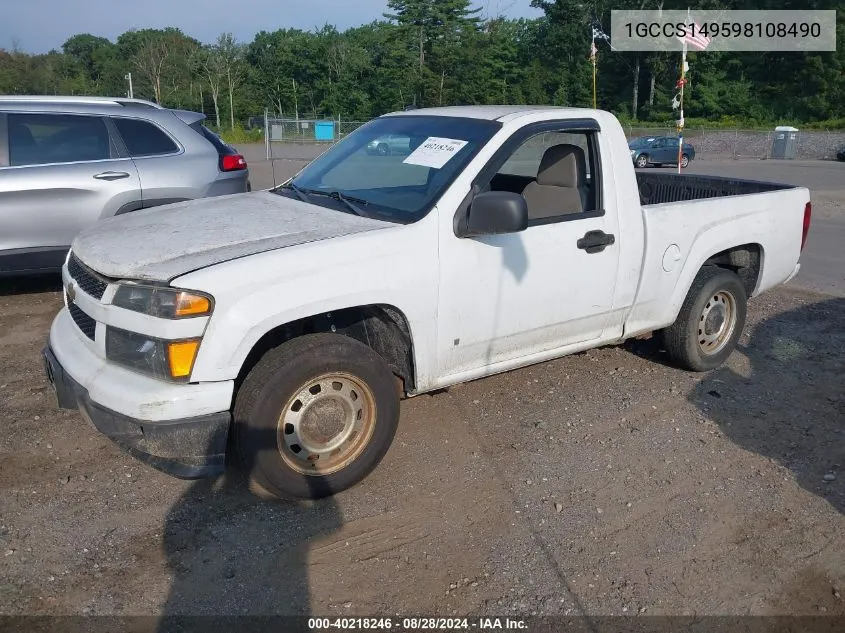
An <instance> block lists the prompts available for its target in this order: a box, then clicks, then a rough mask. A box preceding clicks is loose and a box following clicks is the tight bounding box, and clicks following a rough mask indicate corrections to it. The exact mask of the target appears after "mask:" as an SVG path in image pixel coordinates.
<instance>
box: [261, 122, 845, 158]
mask: <svg viewBox="0 0 845 633" xmlns="http://www.w3.org/2000/svg"><path fill="white" fill-rule="evenodd" d="M255 118H257V117H253V119H255ZM254 123H256V124H259V125H260V123H259V122H258V121H255V122H254ZM364 123H365V121H345V120H343V119H332V118H325V119H297V118H281V117H271V116H269V115H268V114H267V113H265V115H264V117H263V128H264V145H265V150H266V155H267V159H268V160H295V161H310V160H313V159H314V158H316V157H317V156H319V155H320V154H322V153H323V152H324V151H326V150H327V149H328V148H329V147H331V146H332V145H334V144H335V143H337V142H338V141H340V140H341V139H343V138H344V137H345V136H347V135H348V134H350V133H352V132H353V131H354V130H356V129H358V127H360V126H361V125H363V124H364ZM256 127H257V125H256ZM624 130H625V134H626V136H627V137H628V139H629V140H631V139H634V138H638V137H642V136H677V133H678V131H677V129H676V128H675V127H673V126H667V127H633V126H624ZM796 134H797V136H798V139H797V147H796V150H795V159H797V160H833V159H835V158H836V154H837V152H838V151H839V150H840V149H842V148H843V147H845V130H806V131H801V130H799V131H798V132H796ZM774 137H775V131H774V130H742V129H713V128H695V127H688V128H685V129H684V140H685V141H687V142H689V143H692V145H693V146H694V147H695V156H696V158H697V159H758V160H761V159H770V158H771V157H772V145H773V143H774Z"/></svg>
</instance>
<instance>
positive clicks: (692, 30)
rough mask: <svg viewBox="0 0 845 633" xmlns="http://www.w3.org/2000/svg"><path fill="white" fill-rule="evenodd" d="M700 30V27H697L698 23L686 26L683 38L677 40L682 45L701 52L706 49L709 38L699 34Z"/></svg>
mask: <svg viewBox="0 0 845 633" xmlns="http://www.w3.org/2000/svg"><path fill="white" fill-rule="evenodd" d="M700 30H701V26H699V24H698V22H693V23H692V24H687V25H686V35H685V36H684V37H680V36H679V37H678V39H679V40H680V41H681V42H683V43H684V44H688V45H690V46H692V47H693V48H696V49H698V50H700V51H703V50H704V49H705V48H707V45H708V44H710V38H709V37H707V36H706V35H702V34H701V33H700V32H699V31H700Z"/></svg>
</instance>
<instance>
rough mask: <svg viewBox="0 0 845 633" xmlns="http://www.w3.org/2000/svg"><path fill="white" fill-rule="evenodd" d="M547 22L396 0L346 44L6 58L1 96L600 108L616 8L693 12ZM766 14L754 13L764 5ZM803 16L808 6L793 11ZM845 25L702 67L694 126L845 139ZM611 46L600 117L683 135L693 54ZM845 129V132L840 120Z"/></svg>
mask: <svg viewBox="0 0 845 633" xmlns="http://www.w3.org/2000/svg"><path fill="white" fill-rule="evenodd" d="M531 4H532V6H534V7H536V8H539V9H541V10H542V11H543V16H542V17H539V18H536V19H508V18H504V17H489V16H488V17H482V16H481V11H480V9H473V8H472V4H471V2H470V0H389V2H388V12H387V13H385V15H384V16H383V18H382V19H380V20H377V21H375V22H372V23H370V24H366V25H363V26H359V27H355V28H350V29H347V30H345V31H339V30H337V29H336V28H335V27H333V26H329V25H326V26H324V27H323V28H322V29H319V30H315V31H302V30H298V29H287V28H281V29H277V30H275V31H261V32H259V33H258V34H256V35H255V37H254V38H253V40H252V41H251V42H238V41H237V40H236V39H235V38H234V37H233V36H232V35H231V34H230V33H223V34H221V35H220V36H219V37H218V38H217V39H216V41H214V42H212V43H202V42H199V41H198V40H196V39H195V38H193V37H191V36H190V35H188V34H186V33H184V32H182V31H181V30H180V29H177V28H165V29H140V30H132V31H128V32H126V33H123V34H122V35H120V36H119V37H117V39H116V40H115V41H114V42H112V41H110V40H108V39H106V38H103V37H97V36H94V35H91V34H87V33H83V34H79V35H74V36H73V37H70V38H69V39H68V40H67V41H66V42H65V43H64V44H63V45H62V47H61V50H52V51H50V52H49V53H46V54H40V55H30V54H27V53H25V52H22V51H19V50H4V49H0V93H2V94H63V95H108V96H125V95H126V94H127V91H128V81H127V79H126V77H127V75H128V74H129V73H131V75H132V79H133V91H134V95H135V96H136V97H142V98H147V99H151V100H154V101H156V102H158V103H161V104H163V105H166V106H169V107H176V108H186V109H193V110H198V111H202V112H204V113H206V114H207V115H208V116H209V119H210V120H211V123H212V124H216V126H217V127H219V128H223V127H232V128H234V127H235V126H236V125H237V124H238V123H239V122H240V121H243V120H245V119H246V117H248V116H250V115H258V114H261V113H263V112H264V110H265V108H266V109H269V110H270V112H271V113H274V114H275V115H284V116H299V117H304V118H311V117H315V118H316V117H324V116H328V117H334V118H343V119H347V120H367V119H369V118H371V117H374V116H378V115H380V114H382V113H384V112H388V111H393V110H397V109H402V108H404V107H406V106H409V105H416V106H420V107H421V106H436V105H452V104H525V103H528V104H551V105H563V106H583V107H589V106H590V105H591V103H592V66H591V63H590V59H589V54H590V41H591V29H592V26H593V25H598V26H600V27H601V28H602V29H603V30H604V31H605V32H606V33H610V9H611V8H613V9H625V8H628V9H630V8H635V9H641V8H643V9H656V8H658V7H662V8H663V9H666V10H668V9H686V8H687V3H682V2H677V1H674V0H614V2H612V3H611V2H605V1H604V0H584V1H581V0H532V3H531ZM798 4H799V3H798V2H794V1H793V0H755V1H753V2H752V1H751V0H727V1H720V0H703V1H701V2H698V3H697V8H699V9H711V8H722V9H751V8H753V9H764V8H771V9H811V8H812V9H838V11H839V13H840V16H845V0H809V1H807V0H804V1H802V2H800V5H801V6H800V7H799V6H797V5H798ZM752 5H753V6H752ZM793 5H795V6H793ZM843 20H845V17H840V18H839V20H838V24H837V41H838V42H839V43H840V47H839V50H837V51H836V52H830V53H827V52H825V53H810V52H800V53H799V52H792V53H778V52H771V53H727V52H702V53H691V54H690V56H689V63H690V73H689V80H690V83H689V84H688V85H687V87H686V94H685V110H686V113H687V115H688V117H690V119H688V124H690V123H692V122H695V121H699V122H701V123H703V122H704V121H705V120H706V121H708V122H715V123H722V124H725V123H727V124H736V125H754V124H761V125H762V124H766V125H768V124H771V123H775V122H791V123H808V122H814V121H830V122H832V123H833V124H836V123H839V124H842V125H843V127H845V121H843V119H845V53H844V52H843V50H842V46H841V44H842V42H845V37H843V35H845V24H843ZM597 47H598V70H597V74H598V82H597V86H598V105H599V107H600V108H603V109H606V110H611V111H613V112H614V113H615V114H617V116H619V117H620V118H622V119H623V120H625V121H651V122H669V121H672V120H673V119H674V114H673V111H672V108H671V101H672V96H673V95H674V93H675V82H676V80H677V78H678V66H679V55H678V54H677V53H675V54H672V53H665V52H655V53H621V52H613V51H611V50H610V48H609V47H608V46H607V44H606V43H605V42H603V41H598V42H597ZM837 119H839V120H840V121H838V122H837V121H836V120H837Z"/></svg>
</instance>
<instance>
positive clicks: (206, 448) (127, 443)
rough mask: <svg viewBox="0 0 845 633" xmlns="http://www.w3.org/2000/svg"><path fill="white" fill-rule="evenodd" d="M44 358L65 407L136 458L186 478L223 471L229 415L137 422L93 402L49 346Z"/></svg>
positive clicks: (206, 475) (48, 374)
mask: <svg viewBox="0 0 845 633" xmlns="http://www.w3.org/2000/svg"><path fill="white" fill-rule="evenodd" d="M42 354H43V358H44V368H45V371H46V373H47V378H48V379H49V380H50V383H51V384H52V385H53V388H54V389H55V391H56V398H57V400H58V404H59V407H61V408H62V409H79V411H80V413H82V416H83V417H84V418H85V419H87V420H88V421H89V422H90V423H91V424H93V425H94V426H95V427H96V428H97V430H98V431H100V433H103V434H104V435H106V436H107V437H109V438H110V439H111V440H112V441H114V442H115V443H116V444H117V445H118V446H120V448H122V449H123V450H125V451H126V452H128V453H129V454H131V455H132V456H134V457H136V458H137V459H139V460H141V461H142V462H144V463H146V464H149V465H150V466H152V467H153V468H156V469H158V470H160V471H162V472H165V473H167V474H169V475H173V476H174V477H179V478H180V479H199V478H201V477H210V476H215V475H220V474H222V473H223V471H224V469H225V462H226V442H227V437H228V433H229V421H230V414H229V412H228V411H223V412H220V413H212V414H207V415H200V416H196V417H192V418H184V419H180V420H163V421H155V422H151V421H149V420H138V419H136V418H131V417H129V416H126V415H123V414H121V413H117V412H116V411H112V410H111V409H107V408H105V407H103V406H101V405H99V404H97V403H96V402H94V401H93V400H91V398H90V396H89V395H88V390H87V389H85V388H84V387H83V386H82V385H80V384H79V383H78V382H76V380H74V379H73V377H72V376H71V375H70V374H68V373H67V372H66V371H65V370H64V368H63V367H62V365H61V363H59V361H58V359H57V358H56V356H55V354H54V353H53V350H52V349H51V348H50V347H49V346H47V347H46V348H44V351H43V353H42Z"/></svg>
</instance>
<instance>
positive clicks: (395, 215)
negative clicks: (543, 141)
mask: <svg viewBox="0 0 845 633" xmlns="http://www.w3.org/2000/svg"><path fill="white" fill-rule="evenodd" d="M500 128H501V124H500V123H498V122H495V121H488V120H481V119H469V118H457V117H444V116H426V115H400V116H390V117H382V118H379V119H375V120H373V121H370V122H369V123H366V124H364V125H362V126H361V127H359V128H358V129H357V130H355V131H354V132H352V133H351V134H350V135H349V136H347V137H346V138H344V139H343V140H342V141H340V142H339V143H338V144H337V145H335V146H334V147H332V148H331V149H329V150H328V151H327V152H326V153H324V154H323V155H322V156H320V157H319V158H317V159H316V160H314V161H313V162H312V163H310V164H309V165H308V166H307V167H305V169H303V170H302V171H301V172H300V173H299V174H298V175H297V176H296V177H295V178H294V179H293V180H291V181H290V182H289V183H288V184H286V185H282V186H280V187H278V188H276V189H275V190H274V191H275V193H278V194H281V195H287V196H291V197H298V198H300V199H302V200H305V201H307V202H310V203H312V204H317V205H320V206H327V207H331V208H333V209H335V208H336V209H338V210H341V211H346V212H355V213H359V214H360V215H367V216H371V217H377V218H379V219H385V220H390V221H393V222H401V223H410V222H415V221H417V220H419V219H420V218H422V217H423V216H425V214H426V213H428V211H429V210H431V208H432V207H433V206H434V204H435V203H436V202H437V199H438V198H439V197H440V195H441V194H442V193H443V192H444V191H445V190H446V188H447V187H448V186H449V185H450V184H451V183H452V181H454V179H455V178H456V177H457V175H458V174H460V173H461V170H462V169H463V168H464V167H466V165H467V163H468V162H469V161H470V160H471V159H472V158H473V157H474V156H475V154H476V153H477V152H478V150H479V149H480V148H481V147H483V146H484V144H485V143H487V141H489V140H490V138H492V136H493V135H494V134H495V133H496V132H497V131H498V130H499V129H500ZM350 202H351V203H352V204H350Z"/></svg>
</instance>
